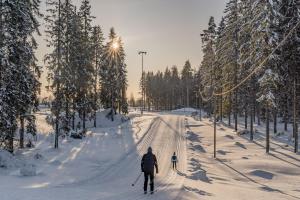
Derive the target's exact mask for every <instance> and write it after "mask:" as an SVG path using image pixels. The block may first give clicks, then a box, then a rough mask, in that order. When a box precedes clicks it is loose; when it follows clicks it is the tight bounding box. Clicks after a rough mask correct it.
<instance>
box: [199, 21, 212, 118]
mask: <svg viewBox="0 0 300 200" xmlns="http://www.w3.org/2000/svg"><path fill="white" fill-rule="evenodd" d="M201 38H202V45H203V46H202V51H203V60H202V63H201V68H200V70H201V75H202V77H201V81H202V83H201V84H202V85H203V88H204V92H205V93H206V90H208V92H207V95H206V96H211V95H212V91H211V90H212V88H213V84H214V72H215V67H214V64H215V39H216V24H215V21H214V17H210V19H209V23H208V28H207V30H203V33H202V34H201ZM207 103H208V108H207V113H208V114H209V115H211V114H212V112H213V105H212V102H211V101H209V102H207Z"/></svg>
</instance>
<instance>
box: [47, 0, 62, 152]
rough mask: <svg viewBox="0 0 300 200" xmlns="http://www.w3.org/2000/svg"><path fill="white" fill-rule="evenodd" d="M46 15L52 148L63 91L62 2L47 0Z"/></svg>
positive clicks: (56, 141)
mask: <svg viewBox="0 0 300 200" xmlns="http://www.w3.org/2000/svg"><path fill="white" fill-rule="evenodd" d="M47 5H48V6H49V7H48V9H47V12H48V15H47V16H46V18H45V21H46V22H47V25H46V28H47V30H46V33H47V36H48V37H47V42H48V47H52V48H53V51H52V52H51V53H50V54H47V55H46V56H45V62H46V64H47V68H48V70H49V73H48V80H51V81H52V85H51V88H52V91H53V95H54V101H53V102H52V108H51V111H52V113H53V115H54V116H55V138H54V148H58V137H59V124H60V123H59V121H60V118H61V112H62V102H63V91H62V90H61V84H62V76H61V75H62V71H63V66H64V64H65V61H64V60H63V57H62V52H64V49H63V42H64V38H63V30H64V26H63V22H62V12H61V11H62V3H61V1H60V0H59V1H58V2H57V1H53V0H47Z"/></svg>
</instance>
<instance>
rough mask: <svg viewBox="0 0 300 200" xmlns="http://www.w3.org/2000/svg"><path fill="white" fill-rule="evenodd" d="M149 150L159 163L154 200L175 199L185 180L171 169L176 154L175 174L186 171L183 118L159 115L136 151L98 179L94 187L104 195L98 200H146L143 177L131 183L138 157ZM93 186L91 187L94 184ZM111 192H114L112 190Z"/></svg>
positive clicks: (137, 172)
mask: <svg viewBox="0 0 300 200" xmlns="http://www.w3.org/2000/svg"><path fill="white" fill-rule="evenodd" d="M149 146H151V147H152V148H153V151H154V153H155V154H156V156H157V159H158V165H159V174H157V175H156V177H155V192H156V193H155V194H154V195H155V199H161V200H166V199H176V197H177V196H179V195H180V191H181V190H180V189H181V188H182V186H183V181H184V177H183V176H181V175H180V173H178V172H177V171H173V170H172V169H171V162H170V159H171V155H172V154H173V152H176V154H177V155H178V159H179V160H180V162H179V164H178V171H180V172H182V173H185V171H186V140H185V125H184V118H183V117H182V116H177V115H160V116H159V117H158V118H157V119H156V120H155V121H154V122H153V124H152V126H151V128H150V129H149V130H148V132H147V133H146V134H145V135H144V137H143V138H142V139H141V140H140V142H139V143H138V145H137V146H136V148H134V149H133V150H131V151H130V152H129V153H128V154H127V155H126V157H125V158H124V159H122V160H121V161H118V162H117V163H116V165H114V166H113V167H111V168H110V169H109V170H108V171H107V172H106V173H105V174H104V175H103V176H101V177H99V179H98V181H96V182H97V184H96V185H97V187H99V188H101V189H100V190H101V191H103V194H104V195H105V194H107V196H106V197H104V196H102V197H99V198H98V199H99V200H100V199H109V200H114V199H123V200H127V199H128V200H134V199H148V198H151V196H150V194H148V195H144V194H143V193H142V192H143V190H142V185H143V175H142V176H141V178H140V179H139V181H138V182H137V183H136V185H135V186H134V187H132V186H131V184H132V183H133V181H134V180H135V179H136V177H137V176H138V175H139V173H140V160H141V156H142V155H143V154H144V153H145V152H146V150H147V148H148V147H149ZM93 184H94V183H93ZM112 189H113V190H112Z"/></svg>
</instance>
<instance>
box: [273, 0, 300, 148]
mask: <svg viewBox="0 0 300 200" xmlns="http://www.w3.org/2000/svg"><path fill="white" fill-rule="evenodd" d="M278 7H279V9H278V15H279V17H278V19H279V20H278V21H279V26H278V27H279V29H278V35H279V41H280V40H283V39H284V38H286V41H285V42H284V44H283V45H282V48H281V49H280V50H281V51H280V53H279V56H280V57H281V60H282V65H281V67H282V68H281V71H280V72H281V74H282V75H283V77H284V83H283V84H282V87H281V90H282V91H285V92H283V94H284V98H283V101H282V104H283V105H285V106H286V107H285V109H284V110H285V112H284V113H285V114H284V118H285V123H286V124H287V121H288V112H287V110H288V108H291V109H292V110H293V111H292V113H293V117H292V118H293V137H294V138H295V148H294V151H295V152H297V151H298V131H297V130H298V128H297V119H298V113H299V110H298V108H299V104H298V103H297V102H298V101H299V91H300V86H299V83H300V78H299V75H300V48H299V46H300V40H299V38H300V25H299V21H300V2H299V1H295V0H279V6H278ZM291 31H292V32H291ZM290 32H291V33H290ZM289 33H290V35H288V34H289ZM286 128H287V126H286Z"/></svg>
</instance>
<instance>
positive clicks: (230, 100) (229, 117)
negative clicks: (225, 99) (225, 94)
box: [228, 93, 231, 126]
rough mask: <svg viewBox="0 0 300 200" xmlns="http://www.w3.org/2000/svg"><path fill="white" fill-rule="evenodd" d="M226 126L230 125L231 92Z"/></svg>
mask: <svg viewBox="0 0 300 200" xmlns="http://www.w3.org/2000/svg"><path fill="white" fill-rule="evenodd" d="M228 126H231V93H230V94H229V107H228Z"/></svg>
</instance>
